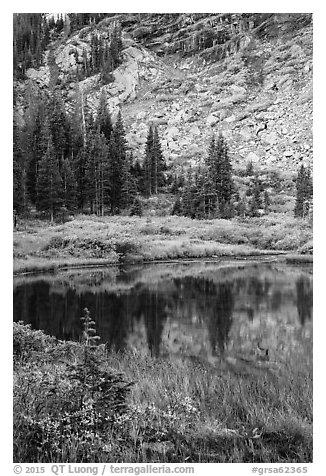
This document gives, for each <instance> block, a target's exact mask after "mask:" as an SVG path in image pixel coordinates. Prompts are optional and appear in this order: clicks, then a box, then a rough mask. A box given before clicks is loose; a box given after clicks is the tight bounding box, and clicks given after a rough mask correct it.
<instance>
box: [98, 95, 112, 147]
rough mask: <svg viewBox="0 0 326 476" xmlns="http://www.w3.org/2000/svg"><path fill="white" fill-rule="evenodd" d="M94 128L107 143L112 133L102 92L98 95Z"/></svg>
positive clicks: (109, 117)
mask: <svg viewBox="0 0 326 476" xmlns="http://www.w3.org/2000/svg"><path fill="white" fill-rule="evenodd" d="M94 127H95V129H98V130H99V131H100V133H102V134H104V136H105V138H106V140H107V141H110V137H111V133H112V121H111V116H110V113H109V111H108V107H107V103H106V97H105V92H104V90H103V91H102V93H101V95H100V100H99V105H98V108H97V113H96V119H95V122H94Z"/></svg>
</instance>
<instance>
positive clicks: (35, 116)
mask: <svg viewBox="0 0 326 476" xmlns="http://www.w3.org/2000/svg"><path fill="white" fill-rule="evenodd" d="M28 95H29V99H28V101H29V105H28V107H27V110H26V112H25V114H24V121H25V126H24V128H23V130H22V141H21V145H22V153H23V155H24V157H25V159H24V160H25V161H26V188H27V194H28V198H29V200H30V201H31V202H32V204H35V203H36V181H37V173H38V164H39V161H40V160H41V157H42V156H43V155H44V153H45V151H46V147H47V142H46V141H44V140H43V136H42V131H43V126H44V121H45V117H46V113H45V109H44V98H43V97H42V95H41V94H40V93H39V92H35V91H33V90H31V91H29V92H28Z"/></svg>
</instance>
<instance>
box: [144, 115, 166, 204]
mask: <svg viewBox="0 0 326 476" xmlns="http://www.w3.org/2000/svg"><path fill="white" fill-rule="evenodd" d="M165 171H166V164H165V160H164V157H163V153H162V148H161V143H160V138H159V135H158V130H157V127H156V126H153V125H152V124H151V125H150V126H149V129H148V134H147V140H146V148H145V159H144V182H145V195H147V196H150V195H154V194H155V195H156V194H157V193H158V191H159V189H160V188H161V187H162V186H164V185H165V176H164V172H165Z"/></svg>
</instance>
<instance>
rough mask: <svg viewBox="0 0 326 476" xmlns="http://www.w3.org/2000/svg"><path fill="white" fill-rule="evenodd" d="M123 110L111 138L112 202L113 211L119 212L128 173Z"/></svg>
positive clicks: (124, 199) (110, 173)
mask: <svg viewBox="0 0 326 476" xmlns="http://www.w3.org/2000/svg"><path fill="white" fill-rule="evenodd" d="M125 135H126V134H125V129H124V125H123V121H122V116H121V111H119V113H118V118H117V121H116V123H115V125H114V127H113V131H112V134H111V138H110V146H109V150H110V152H109V154H110V166H109V167H110V172H109V176H110V203H111V211H112V213H114V214H115V213H117V214H119V213H120V211H121V209H122V207H123V205H124V203H125V202H126V196H125V194H126V190H125V188H124V187H125V182H126V179H127V174H128V166H129V164H128V160H127V144H126V137H125Z"/></svg>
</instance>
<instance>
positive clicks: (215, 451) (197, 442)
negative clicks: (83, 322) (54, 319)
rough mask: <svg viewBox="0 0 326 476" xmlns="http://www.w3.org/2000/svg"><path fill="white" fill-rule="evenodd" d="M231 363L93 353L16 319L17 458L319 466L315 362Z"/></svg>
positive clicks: (99, 349)
mask: <svg viewBox="0 0 326 476" xmlns="http://www.w3.org/2000/svg"><path fill="white" fill-rule="evenodd" d="M85 356H88V358H87V359H86V358H85ZM222 364H223V361H222V360H221V364H220V365H219V364H218V363H216V364H215V365H212V364H209V363H206V362H204V361H202V362H201V361H197V362H196V361H193V360H189V359H186V358H184V359H183V358H181V359H173V358H170V359H162V358H152V357H150V356H148V355H144V354H140V353H137V352H131V351H128V352H124V353H113V352H108V351H107V350H106V349H105V346H101V345H99V346H97V347H96V348H94V349H93V350H92V351H91V352H90V351H88V353H86V350H85V343H74V342H62V341H57V340H55V339H54V338H51V337H48V336H45V335H44V334H43V333H42V331H33V330H31V329H30V327H29V326H24V325H23V324H17V323H16V324H14V461H15V462H34V463H36V462H38V463H40V462H43V463H44V462H65V463H67V462H108V461H109V462H133V463H136V462H137V463H139V462H187V463H192V462H257V463H258V462H265V463H266V462H278V463H290V462H297V463H304V462H311V461H312V365H311V361H310V359H309V358H307V357H303V356H302V357H301V358H300V357H298V356H297V355H296V358H289V359H288V361H287V364H285V363H283V364H282V365H280V366H279V367H277V369H276V368H274V370H273V371H272V370H270V369H265V370H262V371H261V372H260V373H251V372H249V373H248V372H246V373H244V372H242V371H241V369H239V368H237V367H236V366H225V365H222ZM98 382H101V384H100V385H98ZM128 383H131V386H128ZM103 388H105V389H106V390H105V391H104V390H103Z"/></svg>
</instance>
